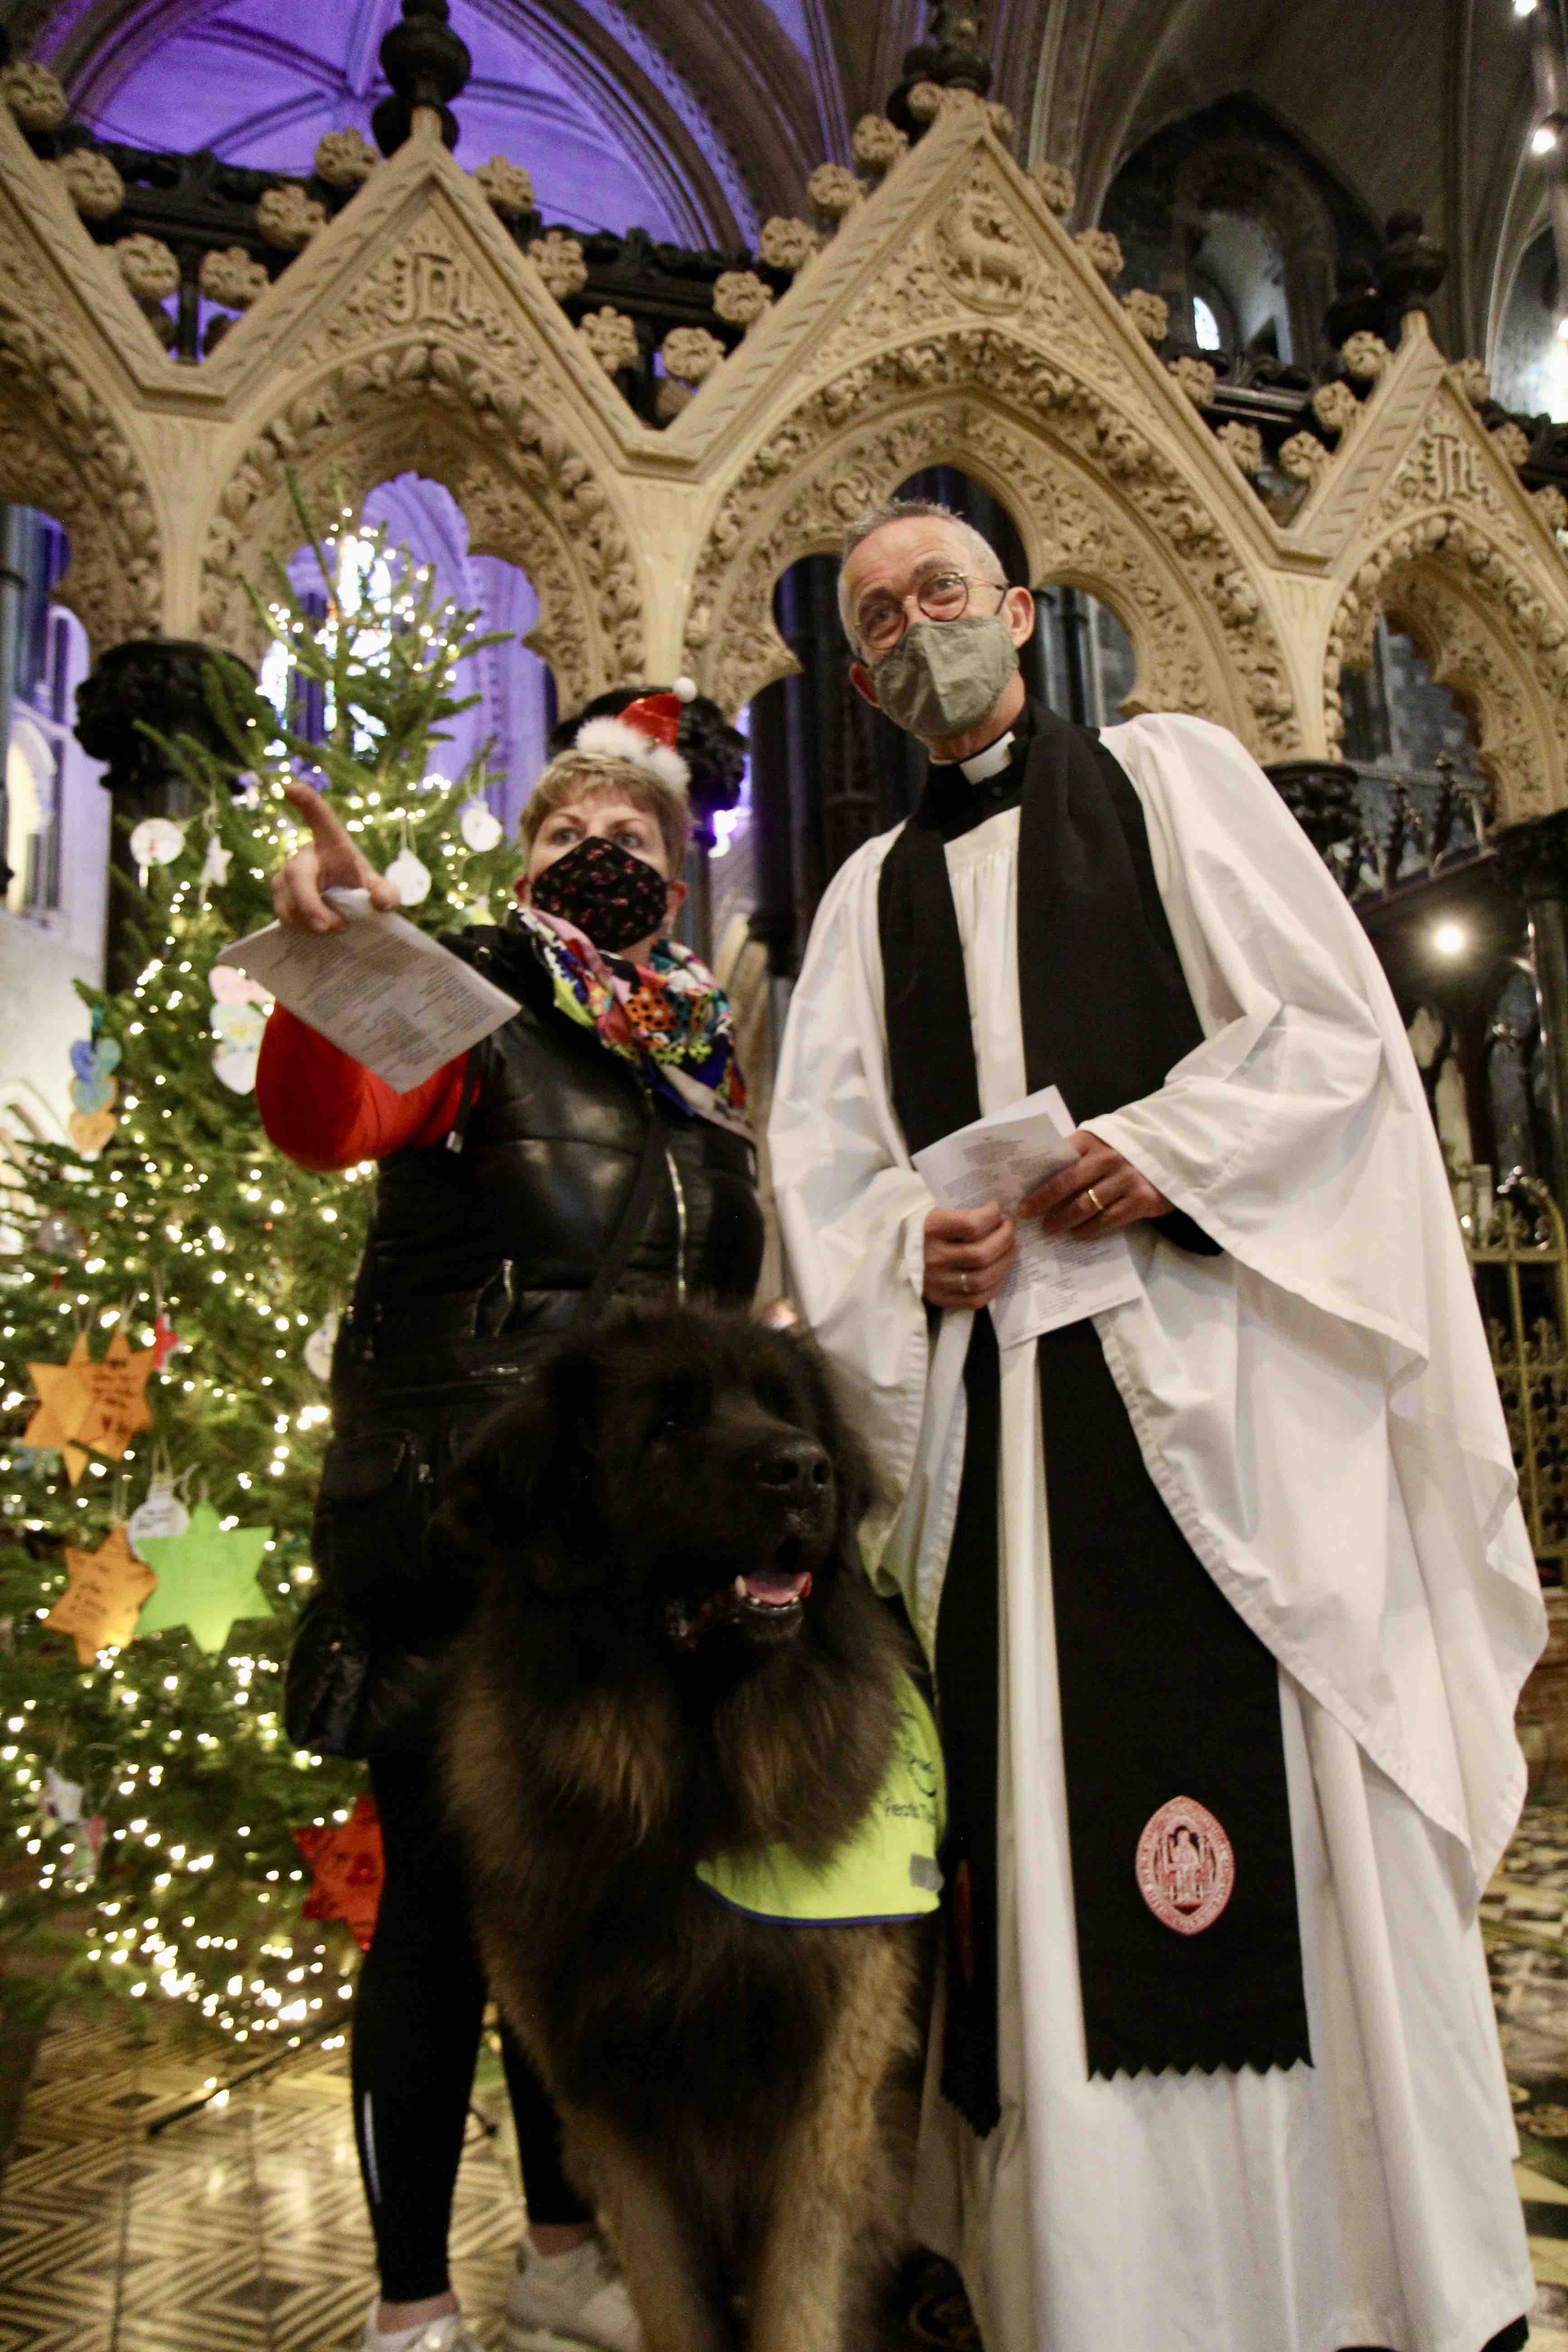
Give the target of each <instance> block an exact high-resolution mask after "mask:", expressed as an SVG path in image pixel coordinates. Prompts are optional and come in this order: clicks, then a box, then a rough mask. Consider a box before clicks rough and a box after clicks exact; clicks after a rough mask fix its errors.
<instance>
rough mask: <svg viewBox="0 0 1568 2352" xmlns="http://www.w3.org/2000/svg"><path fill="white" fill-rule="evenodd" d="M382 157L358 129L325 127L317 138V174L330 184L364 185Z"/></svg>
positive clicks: (340, 186) (341, 186)
mask: <svg viewBox="0 0 1568 2352" xmlns="http://www.w3.org/2000/svg"><path fill="white" fill-rule="evenodd" d="M380 161H381V156H380V154H379V153H378V152H377V151H376V149H375V148H374V147H373V146H372V145H371V143H370V141H369V140H368V139H365V138H362V136H361V135H360V133H359V132H358V131H353V130H349V131H324V132H323V133H322V135H321V138H320V139H319V140H318V141H317V142H316V158H315V172H316V177H317V179H318V180H324V181H325V183H326V184H327V186H328V187H329V188H362V187H363V185H364V184H365V182H366V181H367V180H368V179H369V177H370V175H371V173H373V172H374V169H375V167H376V165H377V164H378V163H380Z"/></svg>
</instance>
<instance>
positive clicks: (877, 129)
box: [814, 114, 910, 209]
mask: <svg viewBox="0 0 1568 2352" xmlns="http://www.w3.org/2000/svg"><path fill="white" fill-rule="evenodd" d="M850 152H851V153H852V154H853V155H854V158H855V161H856V162H857V163H858V164H859V166H860V169H861V170H862V171H863V172H877V173H883V172H890V171H891V170H892V168H893V165H894V164H895V163H898V161H899V160H900V156H904V155H907V154H908V153H909V152H910V135H909V132H908V131H900V129H899V126H898V124H897V123H896V122H889V120H888V118H887V116H886V115H885V114H863V115H862V116H861V117H860V120H859V121H858V123H857V124H856V125H855V136H854V139H853V141H852V142H851V147H850ZM814 201H815V199H814ZM824 209H826V207H824Z"/></svg>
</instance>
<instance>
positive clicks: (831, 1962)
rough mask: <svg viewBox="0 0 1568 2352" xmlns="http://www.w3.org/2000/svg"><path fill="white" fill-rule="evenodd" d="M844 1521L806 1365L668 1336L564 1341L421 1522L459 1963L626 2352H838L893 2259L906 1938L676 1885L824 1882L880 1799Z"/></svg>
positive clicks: (821, 1403) (667, 1322)
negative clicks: (788, 1865) (722, 1865)
mask: <svg viewBox="0 0 1568 2352" xmlns="http://www.w3.org/2000/svg"><path fill="white" fill-rule="evenodd" d="M867 1498H868V1483H867V1476H866V1470H865V1465H864V1464H863V1462H862V1459H861V1457H860V1454H859V1453H858V1448H857V1447H856V1445H855V1444H854V1443H853V1442H852V1440H851V1438H850V1436H849V1434H848V1433H847V1429H846V1427H845V1424H844V1422H843V1420H842V1417H841V1415H840V1413H839V1411H838V1409H837V1405H836V1403H835V1402H834V1398H833V1395H832V1392H831V1390H830V1388H829V1386H828V1383H827V1381H826V1377H825V1375H824V1372H823V1370H822V1368H821V1365H820V1363H819V1362H818V1361H817V1360H816V1357H815V1355H814V1354H813V1353H812V1351H811V1350H810V1349H808V1348H807V1347H805V1346H804V1345H803V1344H801V1343H800V1342H798V1341H796V1340H795V1339H788V1338H785V1337H783V1336H781V1335H779V1334H776V1333H773V1332H770V1331H766V1330H763V1329H761V1328H758V1327H757V1326H756V1325H754V1324H749V1323H745V1322H743V1321H742V1320H740V1319H739V1318H727V1317H721V1316H717V1315H700V1314H695V1313H685V1312H676V1311H673V1310H672V1311H668V1312H661V1313H658V1314H654V1315H651V1316H645V1317H641V1318H637V1319H636V1320H633V1321H629V1322H625V1323H621V1324H617V1325H616V1326H614V1327H612V1328H609V1329H606V1330H605V1331H603V1332H602V1333H599V1334H595V1335H594V1336H591V1337H589V1338H587V1339H584V1340H581V1341H578V1342H571V1341H568V1342H567V1343H566V1344H565V1345H564V1346H563V1348H562V1349H560V1350H559V1352H558V1353H556V1354H555V1355H554V1357H553V1358H552V1360H549V1361H548V1362H547V1363H546V1364H545V1366H544V1367H543V1368H542V1371H541V1373H540V1376H539V1378H538V1379H537V1381H534V1382H532V1383H531V1387H530V1389H529V1390H528V1391H526V1392H525V1393H524V1395H523V1396H522V1397H521V1399H520V1400H519V1401H518V1402H516V1403H514V1404H510V1405H509V1406H507V1407H506V1409H505V1410H504V1412H502V1413H500V1415H499V1416H498V1418H497V1419H496V1420H495V1421H494V1422H493V1423H491V1424H490V1426H489V1428H488V1429H487V1430H486V1431H485V1432H484V1433H482V1435H481V1436H480V1438H479V1441H478V1443H477V1444H475V1446H474V1447H473V1448H472V1449H471V1450H470V1452H469V1454H468V1457H467V1459H466V1462H465V1464H464V1465H462V1466H461V1468H460V1469H459V1472H458V1475H457V1481H456V1484H455V1486H454V1487H453V1490H452V1492H451V1495H450V1497H449V1499H448V1502H447V1506H446V1507H445V1508H444V1509H443V1511H442V1513H441V1514H440V1516H439V1517H438V1520H437V1559H438V1560H439V1559H442V1558H443V1557H445V1558H446V1559H447V1561H448V1562H449V1564H450V1566H451V1568H452V1570H454V1571H455V1572H459V1573H464V1574H470V1575H471V1574H477V1575H478V1578H479V1593H480V1598H479V1604H478V1607H477V1609H476V1611H475V1613H474V1617H473V1620H472V1622H471V1624H470V1627H469V1630H468V1633H467V1635H466V1636H465V1637H464V1640H463V1642H462V1643H461V1646H460V1649H459V1652H458V1656H457V1658H456V1660H455V1673H454V1680H453V1686H452V1695H451V1706H450V1709H449V1717H448V1727H447V1770H448V1788H449V1794H450V1801H451V1804H452V1808H453V1811H454V1815H455V1818H456V1820H457V1822H458V1828H459V1832H460V1834H461V1837H462V1839H463V1842H464V1845H465V1848H466V1852H467V1857H468V1867H469V1874H470V1883H471V1887H472V1895H473V1903H474V1912H475V1918H476V1923H477V1928H478V1933H479V1940H480V1946H481V1949H482V1952H483V1955H484V1958H485V1963H486V1966H487V1969H488V1970H489V1980H490V1985H491V1989H492V1990H493V1992H494V1994H495V1996H496V1998H497V1999H498V2000H500V2004H501V2007H502V2009H503V2010H504V2011H505V2013H506V2015H507V2017H508V2018H509V2019H510V2022H511V2024H512V2026H513V2028H514V2030H515V2031H516V2032H517V2033H518V2034H519V2036H520V2038H521V2040H522V2042H523V2043H524V2045H525V2046H526V2047H527V2048H528V2049H529V2050H530V2052H531V2054H532V2055H533V2057H534V2059H535V2061H536V2063H538V2065H539V2066H540V2068H541V2071H542V2074H543V2075H544V2078H545V2080H546V2082H547V2083H548V2084H549V2085H550V2088H551V2090H552V2094H553V2095H554V2097H555V2099H556V2102H557V2105H558V2106H559V2108H560V2110H561V2114H562V2116H563V2124H564V2126H565V2143H566V2156H567V2162H568V2167H569V2168H570V2169H571V2170H572V2172H573V2174H574V2177H575V2178H576V2179H578V2180H579V2181H580V2184H581V2186H582V2187H583V2189H584V2191H585V2193H586V2194H588V2195H589V2196H590V2197H592V2198H593V2199H594V2200H595V2203H596V2205H597V2206H598V2208H599V2209H600V2210H601V2211H603V2212H604V2214H605V2217H606V2220H607V2221H608V2223H609V2225H610V2229H611V2231H612V2234H613V2236H614V2238H615V2241H616V2246H617V2248H618V2250H619V2252H620V2253H621V2256H622V2259H623V2261H624V2263H625V2265H626V2277H627V2283H628V2286H629V2288H630V2292H631V2294H632V2299H633V2301H634V2303H635V2305H636V2306H637V2313H638V2315H639V2317H640V2319H641V2321H642V2325H643V2328H644V2331H645V2335H646V2337H647V2347H648V2352H731V2347H734V2346H736V2345H738V2344H745V2345H747V2346H749V2347H751V2352H841V2347H849V2346H853V2347H855V2352H861V2347H865V2346H867V2345H868V2344H869V2343H871V2342H872V2341H873V2340H874V2339H875V2336H876V2334H877V2323H876V2320H875V2318H874V2316H873V2310H874V2306H875V2304H876V2300H877V2291H878V2287H879V2271H880V2266H881V2265H882V2264H883V2263H885V2262H886V2261H887V2260H888V2259H889V2257H890V2256H891V2255H893V2254H894V2253H896V2252H897V2251H898V2250H899V2245H900V2239H901V2214H902V2205H903V2202H904V2196H905V2190H906V2174H905V2165H906V2162H907V2154H908V2147H907V2137H906V2135H905V2133H904V2132H903V2131H902V2130H901V2128H900V2120H899V2118H900V2116H901V2110H902V2107H903V2104H904V2101H903V2095H902V2094H903V2093H904V2092H907V2088H908V2082H909V2078H910V2068H911V2063H912V2061H913V2059H914V2058H915V2056H916V2054H917V2051H918V2034H917V2031H916V2026H915V2019H916V2016H917V2013H918V2010H919V2006H920V2001H921V1991H920V1988H921V1981H922V1979H923V1954H924V1950H925V1947H926V1941H927V1935H926V1929H925V1927H924V1926H923V1924H917V1925H897V1926H874V1927H825V1926H779V1925H773V1924H767V1923H763V1922H762V1921H759V1920H756V1919H753V1918H751V1917H749V1916H744V1915H742V1914H740V1913H738V1912H735V1911H733V1910H731V1909H729V1908H727V1907H726V1906H723V1905H721V1904H720V1903H719V1902H717V1901H716V1900H715V1899H714V1898H713V1896H712V1895H710V1893H709V1892H708V1891H707V1889H706V1888H705V1887H704V1886H703V1885H701V1884H700V1882H699V1880H698V1878H697V1876H696V1874H695V1865H696V1864H697V1863H698V1861H699V1860H700V1859H701V1858H704V1857H708V1856H711V1855H713V1854H716V1853H722V1852H729V1851H734V1850H737V1849H747V1848H756V1847H762V1846H766V1845H769V1844H773V1843H776V1842H779V1841H785V1842H787V1843H790V1844H791V1845H793V1846H794V1847H795V1848H796V1849H797V1851H799V1852H800V1853H803V1854H805V1855H806V1856H808V1857H810V1858H812V1859H813V1860H822V1859H826V1856H827V1855H828V1854H829V1853H832V1852H833V1851H834V1850H835V1848H837V1846H838V1845H840V1844H841V1843H843V1841H844V1839H845V1837H846V1836H847V1833H848V1832H850V1831H851V1830H852V1829H853V1828H854V1827H855V1825H856V1824H857V1823H858V1822H859V1821H860V1819H861V1818H862V1816H863V1815H864V1813H865V1811H866V1810H867V1808H868V1804H869V1802H870V1801H871V1799H872V1798H873V1796H874V1795H875V1792H876V1790H878V1788H879V1786H880V1783H881V1780H882V1778H883V1775H884V1772H885V1770H886V1769H887V1766H888V1762H889V1756H890V1753H891V1748H892V1741H893V1735H894V1726H895V1720H896V1715H897V1709H898V1691H897V1680H896V1676H897V1670H898V1668H899V1666H900V1664H901V1663H903V1662H904V1660H905V1658H906V1655H907V1653H906V1651H905V1649H904V1646H903V1644H904V1639H905V1637H904V1635H903V1634H902V1633H901V1630H900V1628H899V1627H898V1626H897V1625H896V1624H895V1623H894V1622H892V1620H891V1619H890V1618H889V1615H888V1612H886V1611H885V1610H884V1609H883V1608H881V1607H880V1606H879V1603H878V1602H877V1601H875V1600H874V1599H873V1597H872V1595H871V1593H870V1592H869V1591H868V1587H867V1585H866V1582H865V1580H864V1577H863V1575H862V1572H861V1570H860V1567H859V1564H858V1553H857V1549H856V1544H855V1530H856V1527H857V1524H858V1518H859V1517H860V1515H861V1512H862V1510H863V1508H864V1507H865V1504H866V1501H867ZM807 1570H808V1571H809V1574H810V1577H811V1586H810V1590H809V1593H808V1595H807V1596H806V1597H805V1599H804V1600H803V1601H794V1602H788V1603H787V1604H786V1605H783V1606H780V1605H777V1604H778V1602H779V1600H780V1596H782V1595H786V1594H787V1593H788V1591H789V1590H790V1588H791V1586H792V1585H796V1586H798V1584H799V1583H800V1580H801V1577H802V1575H803V1573H804V1572H805V1571H807ZM737 1575H740V1576H741V1577H742V1580H744V1579H745V1578H746V1577H747V1576H750V1577H751V1578H752V1584H753V1585H754V1586H755V1587H756V1589H757V1591H758V1594H759V1598H758V1599H757V1600H756V1601H752V1600H751V1599H748V1598H746V1597H745V1596H744V1595H742V1594H740V1593H738V1591H737V1588H736V1578H737Z"/></svg>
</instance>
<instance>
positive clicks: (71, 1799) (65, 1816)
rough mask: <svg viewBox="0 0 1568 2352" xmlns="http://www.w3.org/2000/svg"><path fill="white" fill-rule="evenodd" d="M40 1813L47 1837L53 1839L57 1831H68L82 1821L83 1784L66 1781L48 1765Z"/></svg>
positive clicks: (40, 1797) (45, 1771) (77, 1781)
mask: <svg viewBox="0 0 1568 2352" xmlns="http://www.w3.org/2000/svg"><path fill="white" fill-rule="evenodd" d="M38 1811H39V1812H40V1813H41V1814H42V1815H43V1817H44V1835H45V1836H46V1837H52V1836H53V1835H54V1832H56V1830H68V1829H69V1828H70V1827H71V1825H72V1823H73V1822H79V1821H80V1819H81V1783H80V1782H79V1780H66V1779H65V1778H64V1777H63V1776H62V1775H61V1774H60V1773H58V1772H57V1771H56V1770H55V1768H54V1766H53V1765H52V1764H46V1765H45V1767H44V1785H43V1787H42V1788H41V1789H40V1790H39V1791H38Z"/></svg>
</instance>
